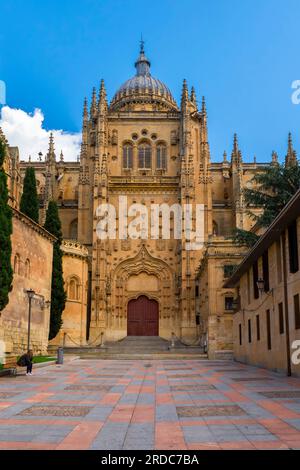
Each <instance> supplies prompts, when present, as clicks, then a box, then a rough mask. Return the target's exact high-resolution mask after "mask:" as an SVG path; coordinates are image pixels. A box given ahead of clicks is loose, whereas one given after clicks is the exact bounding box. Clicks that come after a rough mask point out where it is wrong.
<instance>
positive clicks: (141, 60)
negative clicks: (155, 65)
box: [135, 36, 151, 77]
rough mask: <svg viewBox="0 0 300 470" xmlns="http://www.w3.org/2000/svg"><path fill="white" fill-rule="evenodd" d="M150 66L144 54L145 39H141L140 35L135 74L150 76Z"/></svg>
mask: <svg viewBox="0 0 300 470" xmlns="http://www.w3.org/2000/svg"><path fill="white" fill-rule="evenodd" d="M150 67H151V63H150V61H149V60H148V59H147V57H146V55H145V41H144V40H143V36H142V37H141V42H140V55H139V57H138V60H137V61H136V63H135V68H136V74H137V76H143V77H146V76H150V75H151V74H150Z"/></svg>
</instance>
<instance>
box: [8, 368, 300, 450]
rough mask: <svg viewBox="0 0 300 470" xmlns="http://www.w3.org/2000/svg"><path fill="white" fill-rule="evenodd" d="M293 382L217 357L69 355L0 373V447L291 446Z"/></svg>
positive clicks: (297, 437)
mask: <svg viewBox="0 0 300 470" xmlns="http://www.w3.org/2000/svg"><path fill="white" fill-rule="evenodd" d="M299 448H300V379H295V378H290V379H288V378H286V377H280V376H278V375H276V374H272V373H270V372H267V371H265V370H260V369H256V368H253V367H248V366H243V365H240V364H236V363H232V362H225V361H220V362H219V361H217V362H212V361H199V360H174V359H173V360H169V361H149V362H147V361H136V360H132V361H122V360H120V361H102V360H91V361H87V360H75V361H73V362H69V363H66V365H64V366H62V367H58V366H50V367H47V368H44V369H38V370H36V371H35V373H34V376H32V377H26V376H20V377H17V378H4V377H3V378H0V449H28V450H29V449H58V450H59V449H61V450H68V449H97V450H107V449H108V450H120V449H124V450H137V449H144V450H150V449H157V450H169V449H179V450H193V449H199V450H202V449H212V450H218V449H299Z"/></svg>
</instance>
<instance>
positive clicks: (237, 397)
mask: <svg viewBox="0 0 300 470" xmlns="http://www.w3.org/2000/svg"><path fill="white" fill-rule="evenodd" d="M223 395H224V396H225V397H227V398H229V399H230V400H231V401H234V402H236V403H242V402H250V401H251V400H250V399H249V398H247V397H245V396H244V395H242V394H241V393H238V392H235V391H232V392H231V391H228V392H227V391H225V392H223Z"/></svg>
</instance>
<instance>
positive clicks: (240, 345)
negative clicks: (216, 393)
mask: <svg viewBox="0 0 300 470" xmlns="http://www.w3.org/2000/svg"><path fill="white" fill-rule="evenodd" d="M299 263H300V190H299V191H298V192H297V193H296V194H295V196H294V197H293V198H292V199H291V201H290V202H289V203H288V204H287V206H286V207H285V208H284V209H283V210H282V212H281V213H280V214H279V215H278V217H277V218H276V219H275V221H274V222H273V223H272V225H271V226H270V227H269V228H268V230H267V231H266V232H265V233H264V234H263V235H262V236H261V238H260V239H259V241H258V242H257V244H256V245H255V246H254V247H253V249H252V250H251V251H250V252H249V253H248V255H247V256H246V257H245V259H244V260H243V262H242V263H241V264H240V265H239V267H238V269H237V270H236V271H235V273H234V274H233V276H232V277H231V278H230V279H229V280H228V281H227V282H226V284H225V288H226V289H232V288H235V287H238V289H239V303H240V307H239V309H238V312H237V313H235V315H234V317H233V318H234V321H233V332H234V333H233V336H234V356H235V359H236V360H237V361H241V362H244V363H247V364H253V365H257V366H261V367H265V368H268V369H272V370H274V371H278V372H284V373H287V375H297V376H300V351H299V350H300V264H299ZM297 348H298V351H299V353H298V354H297Z"/></svg>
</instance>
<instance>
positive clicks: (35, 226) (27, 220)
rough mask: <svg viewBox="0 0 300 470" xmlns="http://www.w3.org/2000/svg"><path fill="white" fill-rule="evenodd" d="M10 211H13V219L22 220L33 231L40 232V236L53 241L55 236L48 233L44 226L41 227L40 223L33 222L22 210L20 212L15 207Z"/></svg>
mask: <svg viewBox="0 0 300 470" xmlns="http://www.w3.org/2000/svg"><path fill="white" fill-rule="evenodd" d="M12 211H13V217H14V218H15V219H18V220H20V221H21V222H23V223H24V224H25V225H27V226H28V227H30V228H31V229H32V230H34V231H35V232H37V233H38V234H40V235H41V236H42V237H44V238H46V239H47V240H49V241H50V242H51V243H55V242H56V240H57V238H56V237H54V235H52V234H51V233H49V232H48V231H47V230H46V229H44V227H42V226H41V225H39V224H37V223H36V222H34V221H33V220H32V219H30V217H27V215H25V214H23V213H22V212H20V211H19V210H17V209H15V208H12Z"/></svg>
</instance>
